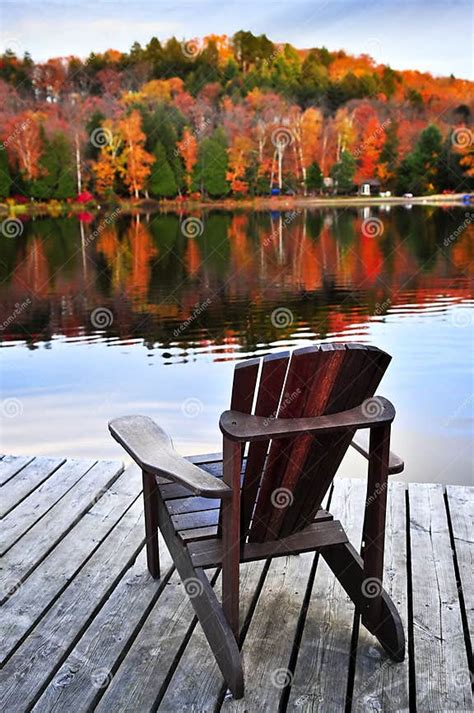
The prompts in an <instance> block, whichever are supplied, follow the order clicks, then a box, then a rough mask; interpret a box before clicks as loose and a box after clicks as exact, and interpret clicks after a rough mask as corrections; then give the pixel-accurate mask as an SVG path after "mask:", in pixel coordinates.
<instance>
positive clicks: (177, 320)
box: [0, 206, 474, 484]
mask: <svg viewBox="0 0 474 713" xmlns="http://www.w3.org/2000/svg"><path fill="white" fill-rule="evenodd" d="M469 210H470V211H472V208H471V209H468V208H467V207H453V206H451V207H440V206H438V207H435V206H412V207H405V206H396V207H394V206H382V207H380V208H370V209H369V208H345V209H333V208H328V209H318V210H316V209H315V210H309V209H299V208H297V209H294V210H290V211H289V212H287V213H277V212H275V213H271V212H254V213H252V212H245V211H242V212H237V211H236V212H233V213H231V212H219V211H210V212H199V211H198V212H196V213H195V214H193V215H191V216H190V215H189V214H183V215H178V214H174V213H166V214H165V213H162V214H153V215H141V216H125V215H122V214H121V212H120V211H119V210H116V211H115V212H112V211H110V212H109V214H108V215H107V214H104V215H99V216H97V217H96V218H93V217H92V216H91V215H89V214H87V213H85V214H82V215H81V216H79V219H78V217H77V216H74V217H69V218H55V219H53V218H36V219H30V220H23V221H22V223H21V225H20V226H19V229H18V230H17V231H14V232H15V233H16V235H15V236H13V237H7V236H5V235H2V236H0V244H1V250H2V252H1V266H0V267H1V270H2V283H1V288H0V289H1V314H0V324H1V330H2V331H1V336H2V348H1V349H0V357H1V359H2V403H1V425H2V444H1V448H2V452H5V453H13V454H28V453H31V454H35V455H64V456H74V455H77V456H89V457H93V458H109V457H111V458H120V459H122V457H123V451H122V450H121V449H120V448H119V447H118V446H117V444H115V443H114V441H112V439H111V438H110V436H109V434H108V430H107V421H108V420H109V419H110V418H112V417H115V416H119V415H123V414H125V413H144V414H148V415H150V416H152V417H154V418H155V419H156V420H157V421H158V422H159V423H160V424H161V425H162V426H163V427H164V428H165V429H166V430H167V431H168V432H169V433H170V434H171V435H172V437H173V439H174V442H175V445H176V447H177V448H178V450H180V451H181V452H182V453H198V452H212V451H216V450H220V448H221V442H220V433H219V430H218V425H217V424H218V419H219V414H220V413H221V411H223V410H224V409H226V408H228V406H229V395H230V388H231V379H232V371H233V367H234V364H235V362H236V360H239V359H245V358H247V357H249V356H254V355H262V354H265V353H268V352H270V351H276V350H278V349H282V348H283V347H296V346H304V345H307V344H310V343H313V342H321V341H352V342H354V341H357V342H363V343H371V344H375V345H377V346H379V347H380V348H382V349H384V350H386V351H387V352H389V353H390V354H391V355H392V356H393V361H392V363H391V365H390V367H389V369H388V372H387V373H386V375H385V378H384V380H383V382H382V384H381V386H380V387H379V393H380V394H382V395H384V396H386V397H387V398H389V399H391V400H392V401H393V402H394V404H395V407H396V409H397V417H396V419H395V422H394V425H393V431H392V433H393V440H392V443H393V446H392V447H393V450H395V451H396V452H397V453H399V454H400V455H401V456H402V457H403V458H404V459H405V463H406V472H405V474H404V476H402V477H403V478H405V479H408V480H411V481H429V482H443V483H460V484H472V455H473V453H472V425H473V394H474V389H473V382H472V364H473V356H474V344H473V329H472V327H473V324H474V304H473V299H472V298H473V292H472V272H473V252H474V243H473V236H474V228H473V225H474V213H473V212H469ZM471 217H472V218H473V222H472V223H471ZM364 468H365V462H364V461H362V459H361V458H360V456H358V455H357V454H356V453H353V454H352V455H350V456H349V457H347V458H346V461H345V463H344V466H343V469H342V472H343V474H346V475H363V474H364V472H365V470H364Z"/></svg>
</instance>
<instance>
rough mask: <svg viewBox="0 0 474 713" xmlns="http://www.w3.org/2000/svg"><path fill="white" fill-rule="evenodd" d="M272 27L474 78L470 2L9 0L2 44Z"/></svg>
mask: <svg viewBox="0 0 474 713" xmlns="http://www.w3.org/2000/svg"><path fill="white" fill-rule="evenodd" d="M240 29H245V30H251V31H252V32H253V33H255V34H261V33H265V34H266V35H267V36H268V37H269V38H270V39H271V40H272V41H273V42H290V43H291V44H293V45H294V46H295V47H298V48H309V47H320V46H322V45H325V46H326V47H327V48H328V49H330V50H336V49H344V50H346V51H347V52H349V53H351V54H362V53H365V54H370V55H371V56H372V57H373V58H374V59H375V60H376V61H378V62H383V63H386V64H389V65H390V66H391V67H393V68H394V69H419V70H421V71H428V72H431V73H432V74H435V75H449V74H454V75H455V76H456V77H460V78H466V79H472V74H473V72H472V70H473V56H474V53H473V49H474V47H473V34H472V33H473V5H472V3H471V0H443V1H440V0H429V1H428V0H397V1H396V2H395V0H239V1H236V0H194V1H190V0H175V2H169V1H168V0H155V1H153V0H96V1H95V2H87V1H86V0H75V2H72V1H71V0H46V1H44V0H14V1H11V0H1V5H0V50H2V51H3V50H5V49H6V48H7V47H10V48H11V49H13V50H14V51H15V52H16V53H17V54H19V55H22V54H23V52H24V51H25V50H26V51H29V52H30V54H31V55H32V56H33V59H35V60H36V61H42V60H45V59H48V58H49V57H57V56H64V55H70V54H75V55H78V56H80V57H86V56H87V55H88V54H89V52H91V51H97V52H101V51H104V50H106V49H109V48H111V47H112V48H114V49H117V50H121V51H126V50H129V49H130V46H131V45H132V43H133V42H134V41H135V40H137V41H139V42H140V43H141V44H146V43H147V42H148V40H149V39H150V37H152V36H153V35H155V36H157V37H158V38H159V39H160V40H162V39H167V38H168V37H170V36H172V35H175V36H176V37H177V38H178V39H180V40H181V39H184V38H186V39H190V38H193V37H202V36H204V35H208V34H211V33H215V34H227V35H232V34H233V33H234V32H236V31H237V30H240Z"/></svg>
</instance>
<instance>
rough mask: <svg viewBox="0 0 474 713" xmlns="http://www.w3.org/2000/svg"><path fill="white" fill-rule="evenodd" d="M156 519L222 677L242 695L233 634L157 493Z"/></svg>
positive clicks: (238, 662)
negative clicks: (177, 534)
mask: <svg viewBox="0 0 474 713" xmlns="http://www.w3.org/2000/svg"><path fill="white" fill-rule="evenodd" d="M158 521H159V525H160V530H161V534H162V535H163V537H164V540H165V542H166V545H167V547H168V549H169V551H170V554H171V556H172V558H173V562H174V564H175V567H176V569H177V570H178V574H179V576H180V577H181V579H182V581H183V584H184V587H185V589H186V591H187V593H188V595H189V598H190V601H191V604H192V605H193V608H194V611H195V612H196V614H197V617H198V619H199V623H200V624H201V627H202V629H203V631H204V634H205V636H206V639H207V640H208V642H209V646H210V647H211V649H212V652H213V653H214V656H215V658H216V662H217V665H218V666H219V668H220V670H221V673H222V675H223V677H224V680H225V682H226V683H227V685H228V687H229V688H230V690H231V692H232V695H233V696H234V698H242V696H243V695H244V674H243V669H242V661H241V658H240V651H239V647H238V644H237V639H236V636H235V635H234V632H233V631H232V628H231V626H230V624H229V621H228V619H227V617H226V615H225V614H224V610H223V608H222V605H221V603H220V602H219V600H218V598H217V596H216V593H215V591H214V589H213V588H212V587H211V584H210V582H209V580H208V578H207V576H206V574H205V572H204V571H203V569H202V568H201V567H195V566H194V565H193V562H192V559H191V555H190V554H189V551H188V549H187V547H186V546H185V545H183V544H182V542H181V541H180V539H179V538H178V537H177V536H176V532H175V529H174V526H173V523H172V521H171V517H170V515H169V513H168V511H167V509H166V506H165V504H164V502H163V500H162V499H161V496H160V495H159V493H158Z"/></svg>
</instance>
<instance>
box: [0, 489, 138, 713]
mask: <svg viewBox="0 0 474 713" xmlns="http://www.w3.org/2000/svg"><path fill="white" fill-rule="evenodd" d="M142 509H143V507H142V504H141V503H140V502H136V503H135V504H134V505H132V506H131V508H130V509H129V510H128V511H127V513H126V514H125V515H124V517H123V518H122V520H121V521H120V522H119V523H118V525H117V527H115V528H114V529H113V531H112V533H111V536H110V537H108V538H107V539H106V540H105V542H104V544H103V545H102V546H101V547H100V548H99V549H98V550H97V552H96V553H95V554H94V556H93V557H91V559H90V560H89V561H88V562H87V564H86V565H85V567H84V568H83V569H82V570H81V571H80V573H79V574H78V575H77V576H76V577H75V578H74V579H73V580H72V582H71V583H70V584H69V586H68V587H67V588H66V589H65V591H64V592H63V593H62V595H61V596H60V598H59V599H58V600H57V601H56V602H55V603H54V604H53V606H52V607H51V608H50V609H49V610H48V612H47V613H46V615H45V616H44V617H43V618H42V619H41V621H40V622H39V623H38V624H37V626H36V627H35V628H34V630H33V631H32V633H31V634H30V636H29V637H28V638H27V639H26V640H25V641H24V642H23V643H22V644H21V645H20V647H19V648H18V649H17V650H16V652H15V653H14V654H13V656H12V657H11V658H10V659H9V660H8V662H7V663H6V664H5V666H4V667H3V670H2V671H1V672H0V686H1V688H2V691H3V706H4V708H5V710H12V711H18V710H24V709H26V708H29V707H30V706H32V705H33V703H34V702H35V701H36V698H37V697H38V696H39V695H40V694H41V693H42V692H43V689H44V688H45V686H46V685H47V684H48V683H49V681H50V679H51V678H52V677H53V676H54V674H55V673H56V671H57V670H58V668H59V666H60V665H61V663H62V660H63V657H64V656H65V655H67V654H68V653H69V651H70V650H71V649H72V648H73V647H74V646H75V643H76V640H77V637H78V636H79V635H80V634H81V632H82V630H83V627H84V624H87V623H88V621H89V619H90V618H91V617H93V616H94V614H95V613H96V611H97V608H98V607H100V606H101V605H103V604H104V602H105V601H106V599H108V597H109V596H110V594H111V591H112V590H113V588H114V587H115V585H116V584H117V582H118V581H120V578H121V577H122V576H123V573H124V572H125V571H126V570H127V569H128V567H129V566H130V562H131V561H133V559H134V558H135V557H136V555H137V554H138V552H139V550H140V549H141V547H142V546H143V539H144V538H143V513H142Z"/></svg>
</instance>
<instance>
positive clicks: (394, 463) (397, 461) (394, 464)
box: [351, 438, 405, 475]
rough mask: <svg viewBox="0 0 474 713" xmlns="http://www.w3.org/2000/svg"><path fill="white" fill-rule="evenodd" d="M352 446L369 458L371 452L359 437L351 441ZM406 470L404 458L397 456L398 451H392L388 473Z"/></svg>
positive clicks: (393, 473)
mask: <svg viewBox="0 0 474 713" xmlns="http://www.w3.org/2000/svg"><path fill="white" fill-rule="evenodd" d="M351 446H352V447H353V448H355V450H356V451H357V452H358V453H360V454H361V455H363V456H364V458H367V460H369V452H368V450H367V448H366V446H365V444H364V443H361V442H360V441H359V440H358V439H357V438H354V440H353V441H351ZM404 470H405V463H404V462H403V460H402V459H401V458H400V456H397V454H396V453H393V451H390V455H389V461H388V474H389V475H396V474H397V473H403V471H404Z"/></svg>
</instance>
